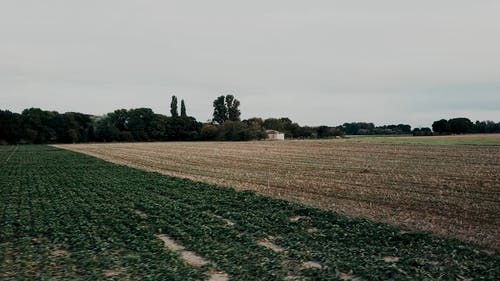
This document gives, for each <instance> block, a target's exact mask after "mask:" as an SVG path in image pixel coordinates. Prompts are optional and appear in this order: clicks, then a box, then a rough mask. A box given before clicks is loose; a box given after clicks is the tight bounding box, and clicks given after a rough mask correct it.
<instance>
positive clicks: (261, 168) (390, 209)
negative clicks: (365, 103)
mask: <svg viewBox="0 0 500 281" xmlns="http://www.w3.org/2000/svg"><path fill="white" fill-rule="evenodd" d="M465 137H466V138H467V137H468V136H465ZM58 147H61V148H65V149H69V150H73V151H77V152H82V153H86V154H88V155H92V156H95V157H98V158H101V159H104V160H107V161H110V162H113V163H117V164H123V165H128V166H131V167H135V168H139V169H144V170H147V171H155V172H159V173H162V174H166V175H170V176H176V177H182V178H188V179H191V180H195V181H203V182H208V183H212V184H219V185H223V186H231V187H234V188H236V189H237V190H254V191H256V192H258V193H260V194H264V195H268V196H272V197H275V198H281V199H286V200H290V201H293V202H299V203H303V204H308V205H311V206H314V207H318V208H322V209H328V210H334V211H337V212H340V213H343V214H346V215H349V216H357V217H365V218H369V219H372V220H375V221H380V222H385V223H390V224H395V225H398V226H402V227H405V228H408V229H411V230H423V231H431V232H433V233H434V234H436V235H440V236H448V237H455V238H459V239H462V240H465V241H471V242H474V243H476V244H479V245H484V246H487V247H488V248H492V249H500V217H499V216H498V214H500V146H487V145H428V144H414V143H413V144H401V143H377V142H362V141H361V142H356V141H341V140H315V141H284V142H238V143H234V142H166V143H112V144H78V145H59V146H58Z"/></svg>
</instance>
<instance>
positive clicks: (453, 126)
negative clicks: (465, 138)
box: [448, 118, 474, 134]
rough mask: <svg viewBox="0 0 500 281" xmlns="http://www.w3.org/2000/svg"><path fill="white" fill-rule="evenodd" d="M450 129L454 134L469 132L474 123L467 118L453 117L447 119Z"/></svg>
mask: <svg viewBox="0 0 500 281" xmlns="http://www.w3.org/2000/svg"><path fill="white" fill-rule="evenodd" d="M448 124H449V126H450V131H451V132H452V133H454V134H465V133H470V132H471V131H472V128H473V126H474V124H472V122H471V121H470V120H469V119H468V118H453V119H450V120H448Z"/></svg>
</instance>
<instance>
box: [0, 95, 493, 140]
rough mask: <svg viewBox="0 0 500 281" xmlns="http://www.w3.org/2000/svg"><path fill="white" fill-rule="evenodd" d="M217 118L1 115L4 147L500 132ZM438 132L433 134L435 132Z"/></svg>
mask: <svg viewBox="0 0 500 281" xmlns="http://www.w3.org/2000/svg"><path fill="white" fill-rule="evenodd" d="M212 106H213V118H212V120H211V121H210V122H205V123H202V122H199V121H197V120H196V119H195V118H194V117H192V116H188V114H187V110H186V104H185V102H184V100H181V102H180V112H179V104H178V99H177V97H176V96H172V99H171V102H170V116H166V115H163V114H158V113H155V112H153V110H152V109H150V108H134V109H118V110H115V111H113V112H110V113H108V114H105V115H103V116H92V115H90V114H84V113H78V112H66V113H58V112H56V111H46V110H42V109H39V108H29V109H25V110H23V111H22V112H21V113H20V114H19V113H14V112H10V111H8V110H0V144H31V143H35V144H44V143H85V142H114V141H120V142H129V141H130V142H132V141H202V140H203V141H247V140H259V139H265V138H266V137H267V133H266V130H276V131H279V132H282V133H284V134H285V137H286V138H294V139H316V138H336V137H343V136H344V135H391V134H413V135H416V136H421V135H433V134H434V133H436V134H461V133H500V123H495V122H492V121H477V122H476V123H472V122H471V121H470V120H469V119H467V118H454V119H450V120H445V119H442V120H438V121H436V122H434V123H433V125H432V130H431V129H430V128H415V129H413V130H412V128H411V126H410V125H407V124H398V125H384V126H375V125H374V124H373V123H367V122H352V123H344V124H343V125H340V126H336V127H331V126H300V125H299V124H297V123H295V122H293V121H292V120H290V119H289V118H286V117H285V118H268V119H262V118H250V119H246V120H241V118H240V116H241V112H240V109H239V106H240V102H239V101H238V100H237V99H236V98H235V97H234V96H233V95H226V96H224V95H222V96H219V97H217V98H216V99H215V100H214V101H213V104H212ZM433 131H434V133H433Z"/></svg>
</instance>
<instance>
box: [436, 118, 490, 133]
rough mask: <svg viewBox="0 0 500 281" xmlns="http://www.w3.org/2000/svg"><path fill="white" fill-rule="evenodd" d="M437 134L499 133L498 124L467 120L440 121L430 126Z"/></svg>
mask: <svg viewBox="0 0 500 281" xmlns="http://www.w3.org/2000/svg"><path fill="white" fill-rule="evenodd" d="M432 129H433V130H434V132H436V133H438V134H478V133H479V134H490V133H500V122H498V123H495V122H493V121H476V123H472V121H471V120H470V119H468V118H453V119H449V120H446V119H441V120H438V121H435V122H434V123H433V124H432Z"/></svg>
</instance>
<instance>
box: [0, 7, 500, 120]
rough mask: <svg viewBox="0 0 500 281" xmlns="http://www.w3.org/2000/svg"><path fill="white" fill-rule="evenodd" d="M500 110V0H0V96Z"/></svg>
mask: <svg viewBox="0 0 500 281" xmlns="http://www.w3.org/2000/svg"><path fill="white" fill-rule="evenodd" d="M173 94H175V95H176V96H177V97H178V98H179V100H180V99H184V100H185V101H186V105H187V110H188V114H190V115H192V116H194V117H196V118H197V119H199V120H200V121H206V120H207V119H209V118H210V117H211V113H212V101H213V100H214V99H215V98H216V97H217V96H219V95H221V94H234V95H235V96H236V97H237V98H238V99H239V100H240V101H241V111H242V117H243V118H248V117H254V116H260V117H282V116H287V117H290V118H291V119H292V120H294V121H296V122H298V123H300V124H301V125H320V124H326V125H338V124H341V123H344V122H348V121H372V122H375V123H376V124H388V123H400V122H402V123H409V124H411V125H413V126H429V125H430V124H431V123H432V121H433V120H436V119H439V118H441V117H446V118H450V117H462V116H463V117H469V118H471V119H474V120H476V119H480V120H486V119H490V120H495V121H500V1H498V0H491V1H487V0H474V1H471V0H467V1H462V0H419V1H406V0H391V1H389V0H377V1H374V0H346V1H336V0H325V1H316V0H307V1H306V0H302V1H292V0H283V1H273V0H252V1H238V0H227V1H219V0H210V1H206V0H204V1H189V0H183V1H167V0H158V1H152V0H136V1H129V0H72V1H68V0H59V1H54V0H44V1H40V0H33V1H25V0H12V1H9V0H0V109H9V110H11V111H16V112H20V111H21V110H22V109H24V108H28V107H41V108H43V109H48V110H57V111H60V112H66V111H79V112H85V113H91V114H97V115H101V114H104V113H107V112H110V111H113V110H115V109H118V108H135V107H150V108H152V109H153V110H154V111H155V112H158V113H164V114H167V113H168V112H169V103H170V98H171V96H172V95H173Z"/></svg>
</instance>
